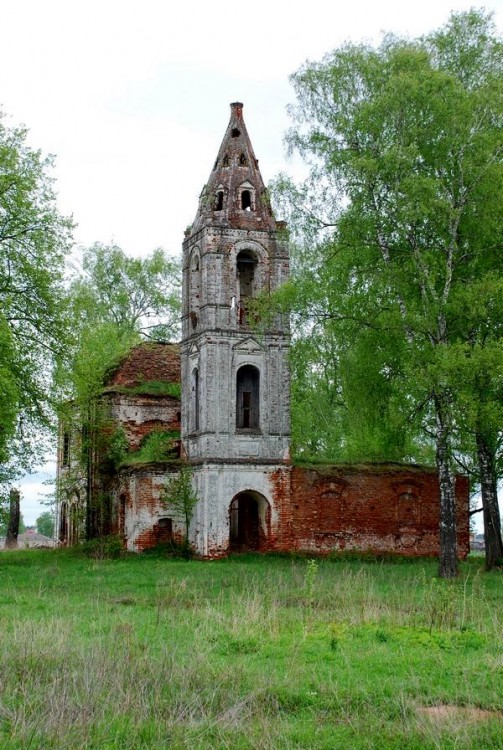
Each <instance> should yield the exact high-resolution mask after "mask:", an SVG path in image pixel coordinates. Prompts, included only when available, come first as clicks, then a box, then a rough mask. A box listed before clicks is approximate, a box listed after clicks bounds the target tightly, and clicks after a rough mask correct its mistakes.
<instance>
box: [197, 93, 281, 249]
mask: <svg viewBox="0 0 503 750" xmlns="http://www.w3.org/2000/svg"><path fill="white" fill-rule="evenodd" d="M208 226H224V227H230V228H232V229H248V230H249V229H259V230H260V229H263V230H268V231H274V230H275V229H276V222H275V220H274V217H273V214H272V210H271V206H270V203H269V200H268V198H267V193H266V189H265V185H264V181H263V180H262V175H261V174H260V170H259V168H258V160H257V159H256V158H255V153H254V151H253V147H252V145H251V141H250V137H249V135H248V131H247V130H246V125H245V122H244V119H243V104H242V103H241V102H233V103H232V104H231V117H230V120H229V124H228V126H227V130H226V131H225V135H224V138H223V141H222V145H221V146H220V149H219V151H218V155H217V158H216V161H215V164H214V165H213V170H212V172H211V174H210V177H209V179H208V182H207V184H206V185H205V187H204V188H203V191H202V193H201V196H200V199H199V208H198V211H197V214H196V218H195V220H194V224H193V225H192V228H191V231H190V233H189V234H194V233H195V232H197V231H199V230H200V229H202V228H203V227H208Z"/></svg>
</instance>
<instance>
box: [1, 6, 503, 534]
mask: <svg viewBox="0 0 503 750" xmlns="http://www.w3.org/2000/svg"><path fill="white" fill-rule="evenodd" d="M471 5H473V3H470V2H455V0H422V2H417V3H411V2H404V0H402V1H401V2H399V1H398V0H396V1H394V0H381V2H370V1H368V0H353V1H352V2H337V0H310V2H307V3H306V2H302V3H300V2H297V3H295V2H294V0H289V1H287V0H269V1H268V2H266V1H265V0H254V1H253V2H242V1H241V2H240V1H239V0H215V1H214V2H203V1H202V0H192V2H190V0H189V1H188V2H180V1H179V0H178V2H176V3H175V2H172V3H170V2H167V1H166V0H143V2H141V3H140V2H131V1H130V0H121V1H120V2H119V1H118V0H99V2H98V0H86V2H81V1H80V0H73V1H72V0H64V1H63V0H3V1H2V8H1V14H0V18H1V22H2V37H1V44H0V109H3V111H4V112H6V113H7V114H8V115H9V116H10V118H11V123H12V124H19V123H24V124H25V125H26V126H27V127H28V128H29V130H30V136H29V139H30V144H31V145H32V146H35V147H37V148H41V149H42V150H43V152H45V153H52V154H55V156H56V167H55V169H54V176H55V177H56V179H57V192H58V196H59V206H60V209H61V211H62V212H64V213H66V214H73V217H74V220H75V222H76V223H77V228H76V231H75V239H76V241H77V242H78V243H81V244H84V245H87V244H91V243H93V242H95V241H100V242H111V241H113V242H115V243H117V244H118V245H120V246H121V247H122V248H123V249H124V250H125V251H126V252H127V253H129V254H131V255H145V254H147V253H149V252H151V251H152V250H153V249H154V248H155V247H159V246H162V247H164V248H165V249H166V250H167V251H168V252H169V253H171V254H178V253H179V252H180V248H181V242H182V238H183V232H184V229H185V227H186V226H187V225H188V224H190V223H191V222H192V220H193V218H194V215H195V212H196V207H197V199H198V195H199V193H200V191H201V188H202V187H203V185H204V183H205V182H206V179H207V177H208V175H209V173H210V170H211V167H212V164H213V162H214V159H215V156H216V154H217V151H218V147H219V145H220V142H221V139H222V137H223V134H224V132H225V128H226V126H227V122H228V119H229V103H230V102H233V101H241V102H244V105H245V108H244V117H245V121H246V124H247V127H248V132H249V134H250V137H251V140H252V143H253V146H254V150H255V154H256V156H257V158H258V159H259V160H260V167H261V171H262V176H263V177H264V180H265V182H266V183H267V182H268V181H269V180H270V179H271V178H272V177H273V176H274V175H275V174H276V173H277V172H279V171H280V170H286V171H292V170H293V169H295V165H291V164H289V163H288V162H287V161H286V158H285V154H284V148H283V134H284V131H285V130H286V128H287V126H288V117H287V114H286V105H287V104H288V103H289V102H292V101H293V93H292V90H291V88H290V85H289V82H288V76H289V74H290V73H292V72H294V71H295V70H296V69H297V68H298V67H299V66H300V65H301V64H302V63H303V62H304V61H305V60H306V59H310V60H318V59H320V58H321V57H322V56H323V54H324V53H326V52H328V51H330V50H332V49H334V48H335V47H337V46H338V45H340V44H341V43H342V42H343V41H345V40H351V41H363V40H366V41H370V42H377V41H378V40H379V38H380V35H381V33H382V32H383V31H392V32H395V33H397V34H400V35H408V36H417V35H419V34H422V33H425V32H428V31H430V30H432V29H434V28H437V27H438V26H440V25H442V24H443V23H445V22H446V21H447V19H448V16H449V13H450V11H451V10H455V11H460V10H467V9H469V8H470V7H471ZM484 7H485V8H486V9H488V10H492V11H494V13H495V20H496V22H497V24H498V26H499V27H500V28H501V25H502V18H503V0H492V1H491V2H490V3H485V6H484ZM46 469H47V472H48V473H49V474H50V473H51V467H50V466H48V467H46ZM42 478H43V477H42V476H41V475H36V476H35V477H33V482H31V483H30V482H25V483H24V486H23V488H22V492H23V502H22V511H23V515H24V518H25V521H26V522H28V523H33V522H34V520H35V518H36V517H37V516H38V515H39V513H40V512H41V510H44V508H43V506H41V505H40V504H39V503H38V501H37V499H36V498H37V496H38V495H39V493H40V492H41V491H42V492H43V493H44V492H47V491H49V490H48V489H47V488H44V487H43V486H40V482H41V480H42Z"/></svg>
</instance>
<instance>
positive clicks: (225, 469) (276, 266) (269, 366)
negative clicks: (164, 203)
mask: <svg viewBox="0 0 503 750" xmlns="http://www.w3.org/2000/svg"><path fill="white" fill-rule="evenodd" d="M288 271H289V257H288V246H287V243H286V239H285V224H284V223H283V222H277V221H276V220H275V218H274V216H273V214H272V210H271V206H270V203H269V200H268V197H267V192H266V189H265V185H264V182H263V180H262V176H261V174H260V170H259V168H258V161H257V159H256V157H255V154H254V151H253V148H252V145H251V141H250V138H249V136H248V132H247V130H246V126H245V123H244V119H243V105H242V104H241V103H239V102H235V103H233V104H231V116H230V121H229V124H228V126H227V130H226V132H225V135H224V138H223V141H222V144H221V146H220V149H219V151H218V154H217V158H216V160H215V163H214V165H213V169H212V171H211V173H210V176H209V179H208V182H207V184H206V185H205V187H204V188H203V190H202V192H201V195H200V199H199V207H198V210H197V214H196V217H195V220H194V223H193V224H192V226H191V227H190V228H189V229H188V230H187V231H186V236H185V241H184V244H183V306H182V347H181V356H182V442H183V447H184V451H185V454H186V456H187V459H188V460H189V461H190V463H191V464H192V465H193V466H194V479H195V482H196V486H197V491H198V495H199V498H200V502H199V504H198V507H197V509H196V517H195V519H194V524H193V525H194V529H193V535H194V544H195V547H196V549H197V551H198V552H199V553H201V554H215V553H218V552H219V551H221V552H222V553H224V552H225V551H227V549H228V548H229V546H230V547H231V548H232V547H233V546H234V547H235V548H239V547H240V546H241V547H242V548H247V547H250V546H251V547H252V548H257V549H258V548H267V547H270V544H271V539H272V536H274V537H275V538H276V537H277V529H276V528H275V525H277V522H278V521H279V519H278V518H277V513H276V509H275V500H274V487H273V486H272V484H271V482H272V475H273V474H274V472H277V471H278V470H280V472H282V471H284V470H285V468H286V467H287V466H288V463H289V434H290V393H289V384H290V376H289V368H288V348H289V324H288V317H287V316H285V315H280V314H278V315H276V316H274V317H272V318H271V319H270V320H268V322H267V325H266V326H263V325H260V324H259V321H257V320H255V319H254V313H253V310H252V308H251V305H250V301H251V300H252V299H253V297H255V296H256V295H258V294H261V293H264V292H265V293H269V292H272V291H274V290H275V289H277V288H278V286H279V285H280V284H282V283H283V282H284V281H286V279H287V278H288ZM275 476H276V475H275ZM241 496H242V497H241ZM240 497H241V499H242V502H241V503H240ZM243 498H246V499H243ZM254 503H255V505H254ZM233 504H234V505H233ZM255 506H256V507H255ZM245 507H246V509H245ZM245 516H246V518H245ZM247 519H248V520H247ZM250 519H251V520H250Z"/></svg>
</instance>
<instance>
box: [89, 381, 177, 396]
mask: <svg viewBox="0 0 503 750" xmlns="http://www.w3.org/2000/svg"><path fill="white" fill-rule="evenodd" d="M109 391H111V392H114V393H125V394H131V395H134V394H146V395H148V396H172V397H173V398H180V397H181V395H182V386H181V384H180V383H168V382H167V381H166V380H145V381H144V382H143V383H140V384H139V385H135V386H118V385H114V386H111V387H107V388H105V389H104V391H103V392H104V393H108V392H109Z"/></svg>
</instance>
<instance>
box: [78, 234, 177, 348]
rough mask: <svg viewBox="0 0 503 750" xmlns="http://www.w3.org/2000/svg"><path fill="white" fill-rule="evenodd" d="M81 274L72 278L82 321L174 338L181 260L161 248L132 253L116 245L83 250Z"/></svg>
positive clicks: (92, 324) (160, 339) (151, 335)
mask: <svg viewBox="0 0 503 750" xmlns="http://www.w3.org/2000/svg"><path fill="white" fill-rule="evenodd" d="M82 267H83V273H82V274H81V275H80V276H79V277H78V278H76V279H75V280H74V281H73V284H72V288H71V298H72V304H73V314H74V316H75V317H77V318H78V319H79V320H80V321H81V324H82V323H83V324H87V325H91V326H95V325H97V324H99V323H113V325H114V326H115V327H116V328H117V329H118V330H122V331H129V332H130V333H132V332H137V333H141V334H142V335H144V336H146V337H148V338H154V339H156V340H158V341H169V340H173V338H177V336H178V333H179V316H180V263H179V261H178V260H175V259H173V258H169V257H168V256H167V255H166V254H165V252H164V251H163V250H162V249H160V248H159V249H157V250H154V252H153V253H152V254H151V255H149V256H146V257H143V258H130V257H128V256H127V255H125V253H124V252H123V251H122V250H121V249H120V248H119V247H117V246H116V245H101V244H99V243H97V244H95V245H93V246H92V247H90V248H87V249H85V250H84V254H83V261H82Z"/></svg>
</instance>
